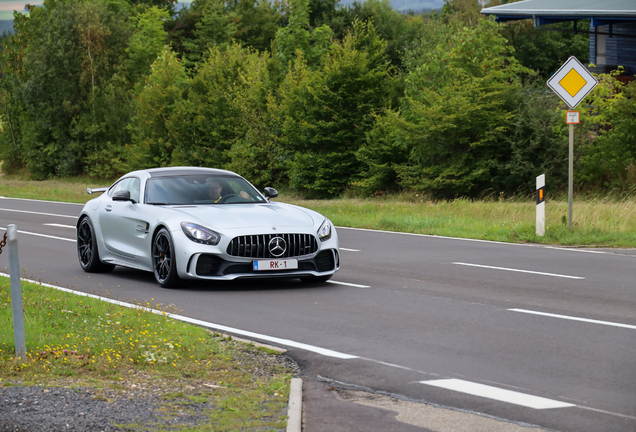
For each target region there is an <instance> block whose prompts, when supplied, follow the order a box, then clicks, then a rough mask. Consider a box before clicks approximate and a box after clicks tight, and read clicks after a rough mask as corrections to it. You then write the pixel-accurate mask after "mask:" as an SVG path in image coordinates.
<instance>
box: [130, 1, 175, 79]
mask: <svg viewBox="0 0 636 432" xmlns="http://www.w3.org/2000/svg"><path fill="white" fill-rule="evenodd" d="M168 17H169V13H168V11H167V10H165V9H159V8H157V7H156V6H153V7H150V8H148V10H146V11H145V12H143V13H141V14H140V15H138V16H137V17H136V21H137V22H136V25H135V33H134V34H133V35H132V37H131V38H130V41H129V43H128V46H127V47H126V49H125V51H126V54H128V58H127V60H126V64H125V67H126V71H127V74H128V76H129V77H130V78H131V80H132V81H133V82H134V83H138V82H140V81H141V82H143V80H145V78H146V77H147V76H148V74H149V73H150V66H151V65H152V64H153V63H154V62H155V60H156V59H157V57H158V56H159V54H161V52H162V51H163V49H164V46H165V45H166V43H167V40H168V35H167V33H166V31H165V30H164V21H165V20H166V19H168Z"/></svg>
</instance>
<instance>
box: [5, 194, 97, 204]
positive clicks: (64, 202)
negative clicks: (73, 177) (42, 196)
mask: <svg viewBox="0 0 636 432" xmlns="http://www.w3.org/2000/svg"><path fill="white" fill-rule="evenodd" d="M0 199H5V200H18V201H34V202H44V203H51V204H70V205H81V206H83V205H85V204H82V203H72V202H66V201H47V200H37V199H30V198H11V197H6V196H0Z"/></svg>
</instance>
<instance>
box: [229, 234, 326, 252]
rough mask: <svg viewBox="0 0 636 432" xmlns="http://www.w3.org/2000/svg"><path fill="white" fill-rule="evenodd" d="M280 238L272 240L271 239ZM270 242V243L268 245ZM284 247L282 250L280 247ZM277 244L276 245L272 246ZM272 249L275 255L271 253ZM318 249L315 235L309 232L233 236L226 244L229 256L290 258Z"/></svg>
mask: <svg viewBox="0 0 636 432" xmlns="http://www.w3.org/2000/svg"><path fill="white" fill-rule="evenodd" d="M277 237H278V238H280V239H282V240H284V242H281V241H280V240H278V241H276V240H275V241H274V242H272V239H275V238H277ZM270 242H272V244H271V245H270ZM283 243H284V247H283V248H282V249H284V252H280V251H281V247H282V246H283ZM274 246H278V247H274ZM272 250H273V252H274V253H275V254H276V255H273V254H272ZM317 250H318V242H317V241H316V237H314V236H313V235H311V234H258V235H248V236H240V237H234V238H233V239H232V241H231V242H230V244H229V245H228V246H227V253H228V255H231V256H236V257H246V258H290V257H298V256H303V255H309V254H312V253H314V252H316V251H317Z"/></svg>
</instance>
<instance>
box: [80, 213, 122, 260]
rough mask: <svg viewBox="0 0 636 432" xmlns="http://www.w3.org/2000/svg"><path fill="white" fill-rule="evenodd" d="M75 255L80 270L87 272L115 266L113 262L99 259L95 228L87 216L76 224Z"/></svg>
mask: <svg viewBox="0 0 636 432" xmlns="http://www.w3.org/2000/svg"><path fill="white" fill-rule="evenodd" d="M77 257H78V259H79V263H80V266H81V267H82V270H84V271H85V272H87V273H105V272H109V271H111V270H112V269H114V268H115V266H114V265H113V264H106V263H103V262H101V261H100V259H99V251H98V250H97V240H96V238H95V229H94V228H93V224H92V223H91V220H90V219H89V218H88V217H85V218H83V219H82V220H81V221H80V223H79V225H78V226H77Z"/></svg>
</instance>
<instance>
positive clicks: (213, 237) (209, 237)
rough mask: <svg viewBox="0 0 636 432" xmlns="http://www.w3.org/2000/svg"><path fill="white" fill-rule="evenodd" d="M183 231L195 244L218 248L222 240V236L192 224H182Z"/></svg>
mask: <svg viewBox="0 0 636 432" xmlns="http://www.w3.org/2000/svg"><path fill="white" fill-rule="evenodd" d="M181 229H182V230H183V232H184V233H185V235H186V236H187V237H188V238H189V239H190V240H192V241H193V242H195V243H202V244H207V245H212V246H216V245H217V244H219V241H220V240H221V234H219V233H217V232H214V231H212V230H211V229H207V228H203V227H202V226H201V225H197V224H194V223H191V222H181Z"/></svg>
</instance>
